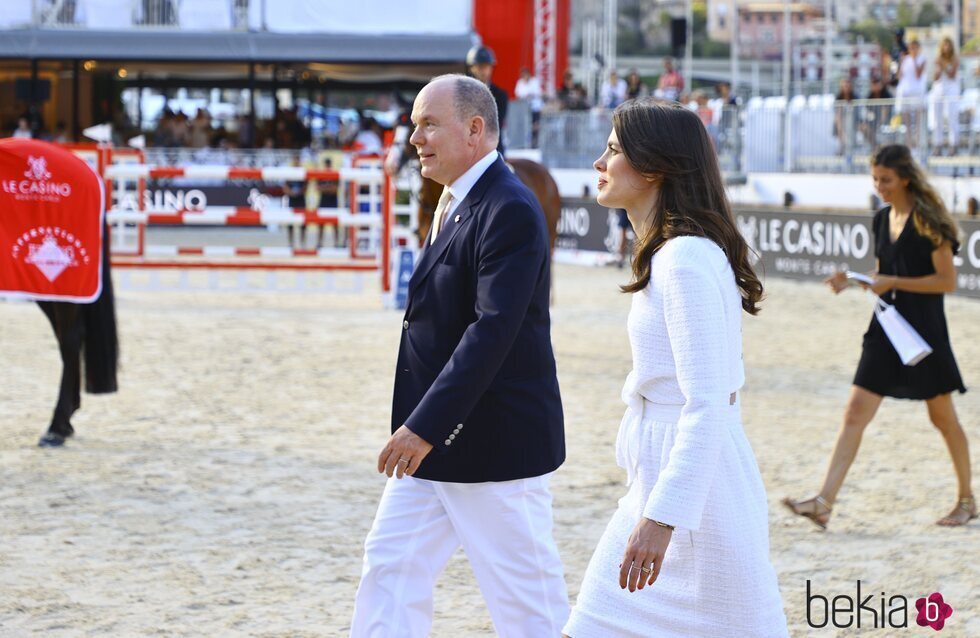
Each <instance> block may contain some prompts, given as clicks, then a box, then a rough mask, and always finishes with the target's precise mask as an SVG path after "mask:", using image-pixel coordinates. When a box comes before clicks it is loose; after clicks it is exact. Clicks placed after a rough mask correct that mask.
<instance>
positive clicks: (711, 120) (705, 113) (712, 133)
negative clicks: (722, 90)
mask: <svg viewBox="0 0 980 638" xmlns="http://www.w3.org/2000/svg"><path fill="white" fill-rule="evenodd" d="M691 97H692V98H693V99H694V112H695V113H697V114H698V119H699V120H701V123H702V124H704V128H705V130H706V131H708V137H710V138H711V143H712V144H713V145H714V147H715V149H717V148H718V127H717V126H715V112H714V109H712V108H711V106H710V105H709V104H708V94H707V93H705V92H704V91H700V90H699V91H695V92H694V93H692V94H691Z"/></svg>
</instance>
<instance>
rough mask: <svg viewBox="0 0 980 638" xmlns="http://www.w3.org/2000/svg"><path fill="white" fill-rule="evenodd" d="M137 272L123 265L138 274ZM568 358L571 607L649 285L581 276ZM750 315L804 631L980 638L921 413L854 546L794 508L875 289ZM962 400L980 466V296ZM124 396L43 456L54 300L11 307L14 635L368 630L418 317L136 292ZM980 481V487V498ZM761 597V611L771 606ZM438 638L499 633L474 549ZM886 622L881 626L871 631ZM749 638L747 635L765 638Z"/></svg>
mask: <svg viewBox="0 0 980 638" xmlns="http://www.w3.org/2000/svg"><path fill="white" fill-rule="evenodd" d="M117 274H118V273H117ZM557 278H558V279H557V281H558V293H557V305H556V306H555V308H554V331H553V335H554V342H555V346H556V352H557V358H558V366H559V373H560V379H561V384H562V390H563V395H564V401H565V410H566V427H567V433H568V448H569V453H568V461H567V462H566V463H565V465H564V466H563V468H562V469H561V470H559V472H558V473H557V475H556V477H555V480H554V482H553V488H554V495H555V517H556V523H557V525H556V536H557V540H558V544H559V548H560V550H561V555H562V558H563V560H564V564H565V570H566V577H567V580H568V585H569V590H570V594H571V595H572V597H573V600H574V595H575V594H576V592H577V591H578V588H579V585H580V582H581V577H582V574H583V571H584V569H585V566H586V563H587V562H588V560H589V557H590V555H591V552H592V549H593V547H594V546H595V543H596V541H597V540H598V538H599V536H600V534H601V533H602V531H603V528H604V527H605V524H606V521H607V520H608V518H609V516H610V515H611V513H612V512H613V510H614V508H615V505H616V499H617V498H618V497H619V496H620V495H621V494H622V493H623V491H624V486H623V480H624V474H623V472H622V471H621V470H620V469H619V468H618V467H617V466H616V464H615V460H614V450H613V446H614V440H615V438H616V430H617V427H618V425H619V421H620V417H621V415H622V411H623V405H622V403H621V402H620V400H619V392H620V388H621V386H622V383H623V380H624V378H625V377H626V374H627V372H628V371H629V367H630V358H629V349H628V343H627V338H626V332H625V320H626V313H627V310H628V307H629V299H628V297H627V296H625V295H622V294H620V293H618V292H617V290H616V284H617V283H621V282H622V281H623V280H624V278H625V274H624V273H623V272H622V271H617V270H613V269H587V268H581V267H571V266H559V267H558V269H557ZM767 289H768V299H767V301H766V303H765V305H764V312H763V313H762V315H761V316H759V317H758V318H756V319H752V318H746V320H745V328H744V333H745V362H746V365H747V376H748V382H747V385H746V387H745V388H744V391H743V402H744V406H745V407H744V416H745V425H746V429H747V431H748V434H749V438H750V439H751V441H752V444H753V447H754V449H755V451H756V454H757V456H758V460H759V464H760V466H761V468H762V472H763V477H764V479H765V482H766V485H767V488H768V491H769V502H770V520H771V522H772V524H771V541H772V558H773V561H774V563H775V565H776V568H777V571H778V572H779V577H780V585H781V588H782V594H783V600H784V605H785V609H786V614H787V616H788V618H789V621H790V627H791V634H792V635H793V636H834V635H841V636H844V635H847V636H851V635H874V636H886V635H889V636H890V635H900V636H901V635H925V634H926V633H929V632H931V630H930V629H922V628H919V627H916V626H915V625H914V614H912V619H911V620H910V622H911V623H912V628H910V629H909V630H907V631H902V630H895V631H889V630H878V631H874V630H871V631H868V630H867V629H865V630H863V631H862V632H856V631H855V630H853V629H851V630H834V629H829V630H827V629H824V630H815V629H809V628H808V627H807V625H806V617H805V614H806V601H805V596H806V581H807V580H808V579H809V580H810V581H812V585H811V586H812V589H813V591H814V592H815V593H819V594H822V595H824V596H828V597H831V596H835V595H838V594H849V595H850V596H851V597H853V596H854V594H855V581H856V580H858V579H860V580H861V581H862V590H863V591H864V592H865V595H866V594H867V593H872V594H874V596H875V597H874V599H873V600H872V602H871V604H872V605H874V606H875V607H880V592H882V591H884V592H886V594H887V596H889V597H890V596H893V595H897V594H900V595H904V596H906V597H908V598H909V599H910V601H909V604H910V606H912V605H913V604H914V600H915V598H917V597H919V596H922V595H928V594H930V593H932V592H933V591H939V592H941V593H942V594H943V596H944V598H945V600H946V601H947V602H949V603H950V604H951V605H952V606H953V609H954V614H953V616H952V618H951V619H950V621H949V623H948V624H947V628H946V630H945V631H943V632H942V634H941V635H942V636H943V637H944V638H945V637H946V636H957V637H959V636H980V562H978V560H977V557H978V556H980V521H974V523H973V524H972V525H970V526H969V527H968V528H965V529H955V530H949V529H941V528H938V527H936V526H934V525H933V524H932V523H933V521H934V520H935V519H936V518H938V517H939V516H940V515H942V514H944V513H945V512H946V511H947V510H948V509H949V508H950V506H951V505H952V504H953V501H954V498H955V496H956V494H955V484H954V477H953V472H952V468H951V464H950V462H949V460H948V456H947V453H946V449H945V446H944V444H943V441H942V439H941V437H940V436H939V435H938V433H937V432H936V431H935V430H934V429H933V428H932V427H931V426H930V424H929V422H928V420H927V418H926V412H925V406H924V405H923V404H921V403H911V402H898V401H888V402H886V403H885V404H884V406H883V409H882V410H881V412H880V413H879V416H878V418H877V419H876V421H875V422H874V423H873V425H872V427H871V428H870V430H869V431H868V432H867V434H866V437H865V444H864V446H863V448H862V450H861V453H860V454H859V456H858V459H857V462H856V463H855V465H854V467H853V468H852V470H851V475H850V476H849V479H848V482H847V483H846V484H845V487H844V490H843V492H842V494H841V498H840V499H839V501H838V505H837V513H836V514H835V517H834V519H833V521H832V526H831V529H830V530H829V531H828V532H826V533H820V532H818V531H816V529H815V528H814V527H813V526H812V525H810V524H809V523H807V522H806V521H804V520H801V519H791V518H790V516H788V515H787V513H785V512H784V511H783V510H782V508H781V507H780V506H779V505H778V502H779V499H780V498H781V497H783V496H785V495H793V496H804V495H809V494H811V493H813V492H814V491H815V490H816V489H817V488H818V485H819V481H820V480H821V477H822V475H823V471H824V469H825V465H826V462H827V458H828V455H829V453H830V450H831V446H832V444H833V441H834V437H835V434H836V431H837V428H838V423H839V422H840V419H841V415H842V410H843V406H844V401H845V398H846V396H847V393H848V386H849V383H850V380H851V375H852V373H853V370H854V366H855V364H856V361H857V358H858V355H859V347H860V337H861V334H862V332H863V331H864V328H865V326H866V324H867V321H868V317H869V314H870V310H871V308H870V299H869V298H868V297H866V296H865V295H863V294H861V293H858V292H857V291H848V293H847V294H844V295H842V296H841V297H839V298H834V297H833V296H832V295H831V294H830V293H829V291H827V290H825V289H824V288H823V287H822V286H820V285H819V284H814V283H798V282H790V281H785V280H773V281H770V282H769V284H768V288H767ZM946 308H947V312H948V316H949V320H950V325H951V331H952V335H953V347H954V350H955V352H956V353H957V355H958V359H959V362H960V365H961V368H962V372H963V376H964V378H965V380H966V382H967V384H968V385H972V386H973V387H974V388H975V389H974V390H973V391H972V392H970V393H968V394H966V395H963V396H958V397H957V398H956V405H957V408H958V410H959V413H960V416H961V420H962V421H963V423H964V425H965V427H966V428H967V431H968V434H969V436H970V437H971V441H972V443H973V446H974V461H973V467H974V470H977V469H980V463H978V461H977V450H980V428H978V425H980V392H978V391H977V389H976V388H977V387H978V386H977V384H978V383H980V363H978V361H980V304H978V302H976V301H968V300H964V299H948V300H947V305H946ZM117 311H118V315H119V319H120V323H121V340H122V347H123V369H122V372H121V376H120V381H121V385H122V390H121V392H120V393H118V394H117V395H111V396H107V397H103V396H99V397H92V396H84V397H83V407H82V410H81V411H80V412H79V413H78V414H77V416H76V418H75V419H74V423H75V426H76V429H77V431H78V435H77V437H76V439H74V440H72V441H70V443H69V445H68V446H67V447H66V448H64V449H61V450H40V449H38V448H36V447H35V446H34V444H35V441H36V440H37V437H38V435H40V434H41V432H42V431H43V429H44V428H45V427H46V425H47V422H48V418H49V413H50V410H51V409H52V407H53V399H54V396H55V390H56V384H57V381H58V375H59V373H60V362H59V360H58V355H57V350H56V348H55V342H54V339H53V337H52V335H51V333H50V329H49V328H48V325H47V323H46V321H45V320H44V318H43V316H42V314H41V313H40V311H39V310H38V309H37V308H36V307H35V306H33V305H31V304H24V303H0V361H2V365H0V424H2V427H0V636H3V637H4V638H9V637H16V636H34V635H43V636H52V637H68V636H236V635H241V636H343V635H346V630H347V628H348V626H349V619H350V614H351V609H352V601H353V597H354V591H355V588H356V586H357V580H358V574H359V570H360V559H361V544H362V542H363V539H364V536H365V534H366V532H367V530H368V527H369V525H370V523H371V519H372V516H373V514H374V510H375V507H376V504H377V499H378V496H379V494H380V492H381V489H382V486H383V483H384V481H383V478H382V477H381V476H380V475H378V474H377V473H376V472H375V471H374V469H373V468H374V463H375V458H376V454H377V452H378V450H379V449H380V447H381V446H382V445H383V444H384V442H385V440H386V438H387V430H388V426H387V423H388V417H389V404H390V395H391V383H392V375H393V364H394V357H395V352H396V348H397V340H398V338H399V330H400V324H401V316H400V314H399V313H398V312H393V311H385V310H381V309H380V303H379V296H378V293H377V290H376V288H375V287H374V286H373V285H372V284H370V283H369V284H367V286H366V289H365V290H364V291H363V292H362V293H360V294H350V293H348V294H324V293H317V294H307V295H299V294H295V293H286V294H270V293H247V294H231V293H220V294H206V293H187V292H137V291H126V290H123V291H120V293H119V305H118V310H117ZM975 484H976V486H977V487H978V488H980V482H975ZM745 604H746V605H751V604H753V601H751V600H746V601H745ZM435 615H436V619H435V624H434V627H433V632H432V635H433V636H440V637H442V636H451V637H468V636H487V635H492V634H493V632H492V627H491V625H490V621H489V616H488V614H487V612H486V608H485V606H484V604H483V601H482V598H481V596H480V592H479V589H478V587H477V585H476V583H475V582H474V579H473V576H472V572H471V570H470V568H469V566H468V565H467V563H466V561H465V557H464V556H463V555H462V554H461V553H459V554H457V555H456V557H454V558H453V560H452V561H451V562H450V564H449V566H448V568H447V569H446V571H445V572H444V573H443V576H442V578H441V580H440V582H439V586H438V591H437V592H436V612H435ZM870 621H871V619H870V616H868V615H865V616H864V617H863V626H864V627H867V626H868V624H869V622H870ZM739 638H745V637H739Z"/></svg>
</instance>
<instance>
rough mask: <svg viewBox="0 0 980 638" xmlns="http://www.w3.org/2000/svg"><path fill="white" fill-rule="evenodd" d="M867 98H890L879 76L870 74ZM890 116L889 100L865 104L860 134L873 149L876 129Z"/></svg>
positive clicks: (885, 85)
mask: <svg viewBox="0 0 980 638" xmlns="http://www.w3.org/2000/svg"><path fill="white" fill-rule="evenodd" d="M867 99H868V100H891V99H892V92H891V91H890V90H889V89H888V85H887V84H885V83H884V82H883V81H882V79H881V76H879V75H872V76H871V87H870V89H869V90H868V95H867ZM891 117H892V105H891V103H890V102H885V103H877V104H876V103H873V102H872V103H869V104H867V105H865V107H864V109H863V112H862V116H861V134H862V135H864V139H865V140H866V141H867V143H868V145H869V146H870V147H871V148H872V149H874V148H877V146H878V130H879V129H880V128H881V127H882V126H885V125H886V124H888V122H889V120H891Z"/></svg>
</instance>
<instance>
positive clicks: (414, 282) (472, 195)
mask: <svg viewBox="0 0 980 638" xmlns="http://www.w3.org/2000/svg"><path fill="white" fill-rule="evenodd" d="M501 170H505V171H506V170H509V169H508V168H507V166H506V165H505V164H504V161H503V160H502V159H500V157H499V155H498V157H497V159H496V160H494V162H493V164H491V165H490V166H489V168H487V170H486V172H485V173H483V175H482V176H481V177H480V179H478V180H477V182H476V184H474V185H473V188H471V189H470V192H469V193H467V195H466V197H465V198H463V201H461V202H460V203H459V205H458V206H457V207H456V210H455V211H453V212H452V213H451V217H450V218H449V219H447V220H446V221H445V222H444V223H443V225H442V231H441V232H440V233H439V234H438V235H436V240H435V241H434V242H433V243H432V244H431V245H430V244H429V237H431V236H432V229H431V228H430V229H429V235H428V236H427V237H426V239H425V248H424V249H423V250H422V255H421V256H420V257H419V260H418V263H416V264H415V272H414V273H412V278H411V279H410V280H409V282H408V293H409V295H411V294H412V293H413V292H415V289H416V288H417V287H418V285H419V283H421V282H422V280H424V279H425V278H426V276H428V274H429V271H431V270H432V267H433V266H435V265H436V263H438V261H439V257H441V256H442V254H443V253H444V252H446V249H447V248H449V245H450V244H451V243H452V241H453V237H455V236H456V233H457V232H459V229H460V228H462V226H463V225H464V224H465V223H466V221H467V220H468V219H469V218H470V217H471V216H472V215H473V213H474V211H475V210H476V207H477V204H479V203H480V200H482V199H483V195H484V193H486V191H487V188H488V187H489V186H490V184H491V183H492V182H493V181H494V180H495V179H496V177H497V175H498V171H501ZM457 217H458V218H459V221H458V222H457V221H456V218H457Z"/></svg>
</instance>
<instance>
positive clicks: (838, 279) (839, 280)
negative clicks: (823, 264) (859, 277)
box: [823, 271, 851, 295]
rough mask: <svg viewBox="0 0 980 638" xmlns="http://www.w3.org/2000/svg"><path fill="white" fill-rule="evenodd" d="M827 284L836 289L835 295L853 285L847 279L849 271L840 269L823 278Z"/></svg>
mask: <svg viewBox="0 0 980 638" xmlns="http://www.w3.org/2000/svg"><path fill="white" fill-rule="evenodd" d="M823 282H824V283H825V284H827V285H828V286H830V289H831V290H833V291H834V294H835V295H839V294H840V293H841V291H842V290H844V289H845V288H847V287H848V286H850V285H851V282H850V281H848V279H847V273H843V272H840V271H837V272H835V273H834V274H832V275H831V276H829V277H827V278H826V279H824V280H823Z"/></svg>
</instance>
